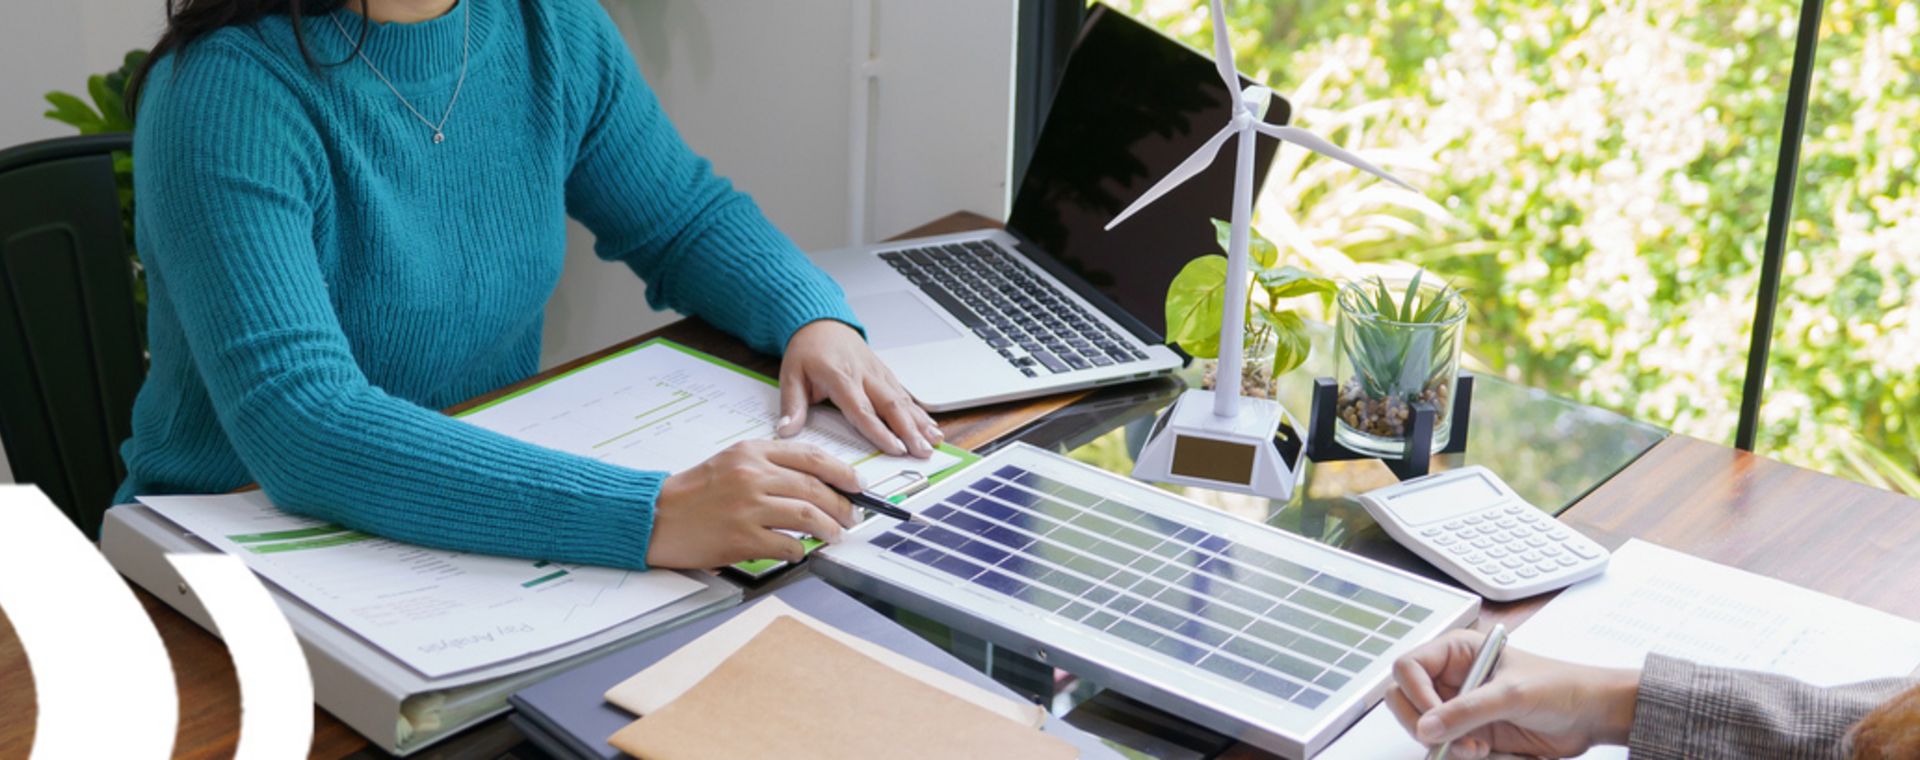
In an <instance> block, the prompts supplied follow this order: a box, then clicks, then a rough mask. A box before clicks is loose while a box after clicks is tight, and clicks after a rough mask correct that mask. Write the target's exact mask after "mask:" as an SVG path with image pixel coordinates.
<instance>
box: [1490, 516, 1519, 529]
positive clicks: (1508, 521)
mask: <svg viewBox="0 0 1920 760" xmlns="http://www.w3.org/2000/svg"><path fill="white" fill-rule="evenodd" d="M1494 525H1498V526H1500V527H1502V528H1517V527H1519V526H1520V521H1518V520H1515V519H1513V518H1511V517H1503V518H1500V521H1499V522H1497V523H1494Z"/></svg>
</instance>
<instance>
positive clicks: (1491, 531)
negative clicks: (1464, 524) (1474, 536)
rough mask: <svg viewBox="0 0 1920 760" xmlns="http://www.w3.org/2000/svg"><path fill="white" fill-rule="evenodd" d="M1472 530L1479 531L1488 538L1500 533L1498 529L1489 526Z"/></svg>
mask: <svg viewBox="0 0 1920 760" xmlns="http://www.w3.org/2000/svg"><path fill="white" fill-rule="evenodd" d="M1474 530H1477V531H1480V532H1481V533H1483V534H1486V535H1489V536H1491V535H1493V534H1495V533H1499V532H1500V529H1499V528H1496V527H1493V526H1491V525H1482V526H1480V527H1477V528H1474Z"/></svg>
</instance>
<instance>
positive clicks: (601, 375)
mask: <svg viewBox="0 0 1920 760" xmlns="http://www.w3.org/2000/svg"><path fill="white" fill-rule="evenodd" d="M460 419H462V420H464V421H466V422H469V423H472V424H475V425H479V426H480V427H483V428H486V429H488V430H492V431H494V432H498V433H503V434H505V435H510V436H513V437H515V438H518V439H520V440H523V441H527V442H529V443H536V444H539V445H541V446H545V447H547V448H550V449H559V450H561V451H565V452H570V453H573V454H579V455H581V456H586V457H592V458H594V459H599V460H602V461H605V462H609V463H611V464H617V465H620V466H622V467H631V468H634V469H638V470H666V471H668V472H679V471H681V470H684V469H687V468H689V467H692V466H694V465H697V464H699V463H701V462H703V461H706V460H707V458H709V457H712V456H713V455H714V454H718V453H720V451H721V450H722V449H725V448H726V447H728V446H731V445H733V444H735V443H738V442H740V441H748V440H755V439H761V440H765V439H770V438H773V437H774V426H775V423H777V422H778V421H779V419H780V389H779V387H778V386H776V385H774V384H773V383H772V381H770V380H767V379H766V378H763V377H761V376H758V375H755V374H752V373H749V372H747V371H746V370H743V369H740V368H738V367H734V366H732V365H729V364H725V363H723V362H721V361H720V360H719V359H715V358H712V357H709V356H707V355H705V354H701V353H698V352H696V351H693V350H692V349H688V348H684V347H682V346H679V345H677V344H674V343H671V342H668V341H663V340H656V341H650V342H647V343H644V344H641V345H639V346H636V347H634V348H632V349H629V350H627V351H626V352H624V353H620V354H616V355H614V356H611V357H608V358H606V359H603V360H600V361H598V362H595V363H593V364H592V365H589V366H587V367H584V368H581V369H579V370H576V371H574V372H570V373H568V374H565V375H561V376H560V377H557V378H554V379H553V380H551V381H548V382H546V383H543V384H541V385H537V386H534V387H533V388H531V389H528V390H525V391H522V392H520V393H517V394H514V395H511V396H508V397H506V398H503V399H500V400H498V401H494V402H493V403H490V404H487V405H485V406H482V407H479V408H477V409H474V410H472V411H469V412H467V413H465V414H463V415H461V416H460ZM792 440H796V441H800V442H802V443H810V444H813V445H815V446H819V447H820V448H822V449H825V450H826V451H827V453H829V454H831V455H833V456H834V457H836V458H838V459H839V460H841V461H843V462H847V463H849V464H852V465H853V466H854V470H855V471H856V472H858V473H859V474H860V482H861V484H862V485H867V486H871V485H873V484H874V483H876V482H878V481H880V480H882V479H884V478H887V477H890V476H893V475H896V474H899V473H901V472H903V471H909V470H911V471H915V472H918V473H919V474H921V475H924V476H927V477H932V476H933V475H934V474H935V473H938V472H940V471H942V470H945V469H947V468H948V467H952V466H953V465H954V464H956V463H958V462H959V461H960V458H959V457H957V456H954V455H953V454H950V453H948V452H945V451H935V452H934V453H933V457H932V458H930V459H914V458H912V457H892V456H886V455H883V454H881V453H880V452H879V450H878V449H875V448H874V447H873V446H872V444H869V443H867V441H866V439H865V438H864V437H862V436H861V435H860V432H859V431H857V430H855V429H854V428H853V425H852V424H851V423H848V422H847V419H846V418H845V417H843V416H841V415H840V413H839V412H837V411H835V410H832V409H828V408H825V407H815V408H813V409H812V410H811V411H810V412H808V414H807V426H806V429H805V430H803V431H801V433H800V434H799V435H797V436H794V438H793V439H792Z"/></svg>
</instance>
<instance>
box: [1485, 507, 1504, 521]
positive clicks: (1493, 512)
mask: <svg viewBox="0 0 1920 760" xmlns="http://www.w3.org/2000/svg"><path fill="white" fill-rule="evenodd" d="M1480 516H1481V517H1484V518H1487V519H1489V520H1492V519H1495V518H1498V517H1499V516H1500V510H1498V509H1489V510H1487V511H1485V512H1481V513H1480Z"/></svg>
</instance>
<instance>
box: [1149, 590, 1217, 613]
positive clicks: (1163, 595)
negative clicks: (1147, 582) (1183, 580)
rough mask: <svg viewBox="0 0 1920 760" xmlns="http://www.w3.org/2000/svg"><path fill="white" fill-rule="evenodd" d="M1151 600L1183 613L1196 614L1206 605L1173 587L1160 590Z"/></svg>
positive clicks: (1198, 598)
mask: <svg viewBox="0 0 1920 760" xmlns="http://www.w3.org/2000/svg"><path fill="white" fill-rule="evenodd" d="M1141 593H1145V592H1144V591H1143V592H1141ZM1153 600H1154V601H1156V602H1159V603H1161V604H1164V605H1166V606H1168V607H1172V608H1174V609H1176V610H1180V611H1181V612H1183V613H1192V612H1197V611H1199V610H1200V608H1201V607H1204V606H1206V603H1207V602H1206V600H1204V599H1201V598H1200V597H1197V596H1194V595H1192V594H1189V593H1187V592H1186V591H1184V590H1182V589H1179V588H1176V587H1173V586H1168V587H1166V588H1164V589H1161V590H1160V591H1159V593H1156V594H1154V595H1153Z"/></svg>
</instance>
